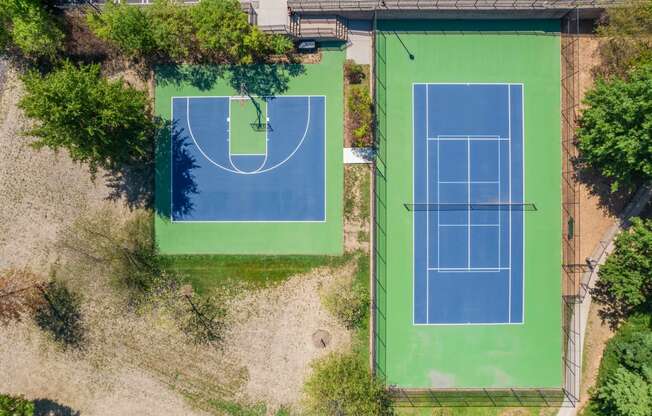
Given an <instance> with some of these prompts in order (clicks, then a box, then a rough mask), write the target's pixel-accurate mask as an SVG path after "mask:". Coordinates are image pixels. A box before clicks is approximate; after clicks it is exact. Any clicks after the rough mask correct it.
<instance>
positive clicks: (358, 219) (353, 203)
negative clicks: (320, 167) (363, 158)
mask: <svg viewBox="0 0 652 416" xmlns="http://www.w3.org/2000/svg"><path fill="white" fill-rule="evenodd" d="M370 181H371V168H370V166H369V165H366V164H359V165H345V166H344V250H346V251H347V252H351V251H356V250H365V251H368V250H369V232H370V227H371V225H370V222H369V221H370V217H369V215H370V212H369V210H370V207H371V205H370V204H367V205H366V208H363V207H364V206H365V203H364V202H367V201H369V199H370V198H371V197H372V195H371V193H369V194H367V193H365V194H363V193H362V192H360V191H361V190H369V192H370V190H371V182H370ZM363 184H364V185H363ZM363 192H364V191H363ZM364 199H366V201H363V200H364Z"/></svg>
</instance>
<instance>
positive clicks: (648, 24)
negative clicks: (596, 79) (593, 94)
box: [597, 0, 652, 77]
mask: <svg viewBox="0 0 652 416" xmlns="http://www.w3.org/2000/svg"><path fill="white" fill-rule="evenodd" d="M597 33H598V34H599V35H600V36H602V37H603V39H602V42H601V43H600V49H599V50H600V56H601V58H602V63H601V66H600V68H599V72H600V73H601V75H603V76H608V77H609V76H620V77H622V76H625V75H626V74H627V72H628V71H629V70H630V69H631V68H632V67H635V66H638V65H639V64H640V63H643V62H649V61H650V59H651V58H652V1H650V0H629V1H628V2H626V4H624V5H622V6H616V7H609V8H608V9H607V11H606V14H605V18H604V19H603V20H602V23H601V24H600V26H599V27H598V30H597Z"/></svg>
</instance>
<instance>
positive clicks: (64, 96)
mask: <svg viewBox="0 0 652 416" xmlns="http://www.w3.org/2000/svg"><path fill="white" fill-rule="evenodd" d="M23 81H24V84H25V89H26V94H25V96H24V97H23V98H22V99H21V101H20V107H21V108H22V109H23V110H25V113H26V114H27V116H29V117H32V118H34V119H35V120H36V121H37V123H36V126H35V127H34V128H32V129H31V130H29V131H27V132H26V133H28V134H29V135H32V136H35V137H36V138H37V139H38V140H37V141H36V142H34V143H33V145H34V146H35V147H37V148H40V147H49V148H51V149H53V150H59V149H62V148H63V149H66V150H68V152H69V154H70V156H71V157H72V159H73V160H75V161H80V162H85V163H88V164H89V166H90V168H91V172H95V171H96V170H97V168H98V167H102V168H105V169H118V168H120V167H122V165H124V164H130V163H135V162H139V161H140V162H142V161H147V160H149V158H150V157H151V154H150V152H151V149H152V144H153V143H152V142H153V137H154V132H155V126H154V123H153V122H152V118H151V114H150V108H149V104H148V99H147V95H146V93H145V92H143V91H139V90H136V89H135V88H132V87H130V86H128V85H126V84H125V83H124V81H123V80H122V79H120V80H117V81H109V80H107V79H106V78H104V77H102V76H101V75H100V67H99V65H82V66H79V67H77V66H75V65H74V64H72V63H70V62H68V61H65V62H63V64H62V65H61V67H60V68H58V69H56V70H54V71H52V72H50V73H48V74H47V75H45V76H42V75H41V74H39V73H38V72H36V71H30V72H28V73H27V74H26V75H25V76H24V77H23Z"/></svg>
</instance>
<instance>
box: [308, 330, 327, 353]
mask: <svg viewBox="0 0 652 416" xmlns="http://www.w3.org/2000/svg"><path fill="white" fill-rule="evenodd" d="M312 343H313V345H314V346H315V347H317V348H326V347H328V344H330V343H331V334H330V332H328V331H326V330H324V329H318V330H317V331H315V333H314V334H312Z"/></svg>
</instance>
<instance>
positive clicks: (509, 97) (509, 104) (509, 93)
mask: <svg viewBox="0 0 652 416" xmlns="http://www.w3.org/2000/svg"><path fill="white" fill-rule="evenodd" d="M507 115H508V129H509V144H508V146H509V201H510V202H511V201H512V87H511V86H509V87H507ZM513 225H514V224H513V223H512V210H511V209H510V210H509V284H508V298H507V299H508V300H507V307H508V311H507V317H508V318H507V322H510V323H511V322H512V227H513ZM523 243H525V242H523Z"/></svg>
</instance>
